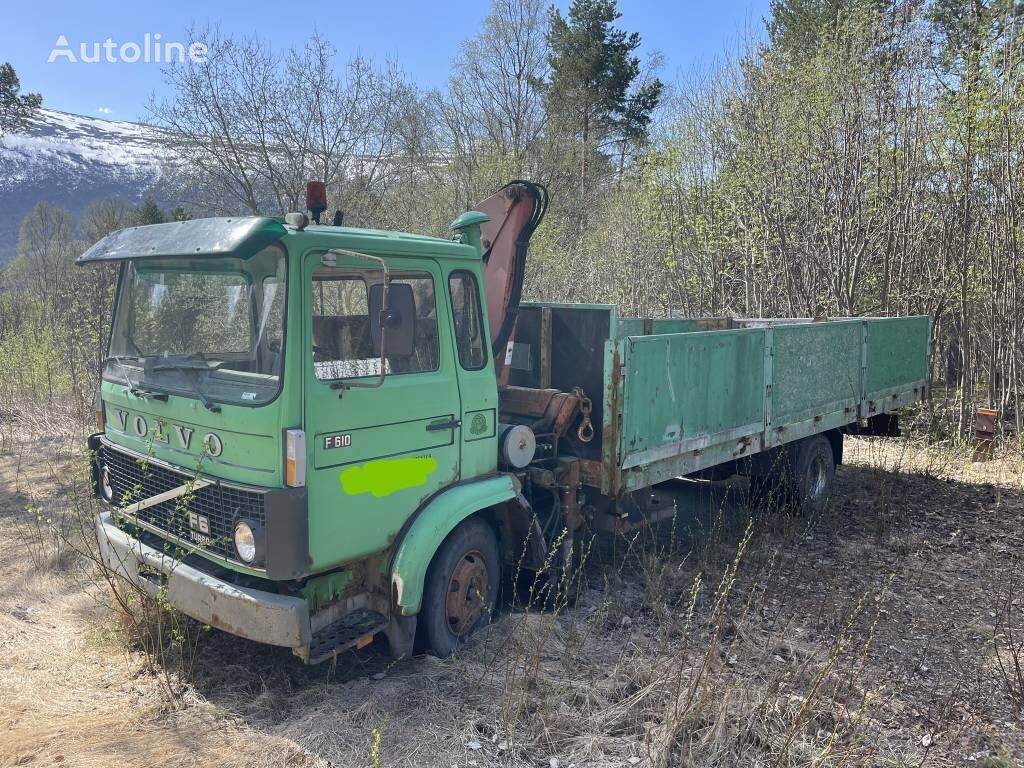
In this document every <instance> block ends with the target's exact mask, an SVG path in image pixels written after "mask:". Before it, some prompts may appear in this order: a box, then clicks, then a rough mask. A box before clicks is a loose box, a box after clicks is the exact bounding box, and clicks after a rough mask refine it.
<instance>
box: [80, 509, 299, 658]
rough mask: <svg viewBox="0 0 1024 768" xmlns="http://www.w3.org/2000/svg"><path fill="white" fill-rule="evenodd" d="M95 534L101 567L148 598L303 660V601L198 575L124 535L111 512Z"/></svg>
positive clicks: (101, 518) (105, 514) (100, 519)
mask: <svg viewBox="0 0 1024 768" xmlns="http://www.w3.org/2000/svg"><path fill="white" fill-rule="evenodd" d="M96 529H97V530H96V533H97V538H98V539H99V545H100V555H101V557H102V559H103V563H104V564H105V565H106V566H107V568H109V569H110V570H111V571H113V572H114V573H116V574H117V575H118V576H120V577H121V578H123V579H125V580H126V581H128V582H129V583H131V584H133V585H135V586H137V587H139V588H140V589H142V590H143V591H144V592H146V593H147V594H149V595H151V596H154V597H155V596H157V595H158V594H161V595H162V596H163V598H164V599H166V600H167V602H168V603H170V604H171V605H172V606H174V607H175V608H177V609H178V610H179V611H181V612H182V613H184V614H186V615H187V616H191V617H192V618H193V619H196V620H197V621H200V622H202V623H204V624H209V625H210V626H212V627H216V628H217V629H222V630H224V631H225V632H230V633H231V634H233V635H238V636H239V637H244V638H246V639H248V640H255V641H256V642H260V643H268V644H270V645H280V646H284V647H286V648H291V649H293V650H294V651H296V653H297V654H298V655H300V656H305V655H306V651H307V649H308V648H309V647H310V643H311V641H312V630H311V624H310V614H309V606H308V604H307V603H306V601H305V600H304V599H302V598H299V597H288V596H286V595H278V594H274V593H273V592H265V591H263V590H259V589H250V588H248V587H239V586H237V585H235V584H232V583H231V582H228V581H225V580H224V579H218V578H217V577H215V576H211V575H209V574H207V573H203V572H202V571H200V570H198V569H197V568H193V567H192V566H190V565H187V564H185V563H183V562H181V561H180V560H176V559H174V558H173V557H170V556H168V555H165V554H164V553H162V552H160V551H159V550H157V549H154V548H153V547H150V546H148V545H147V544H145V543H143V542H141V541H139V540H138V539H136V538H134V537H132V536H130V535H129V534H127V533H125V532H124V531H122V530H121V529H120V528H118V527H117V526H116V525H114V522H113V519H112V517H111V515H110V512H103V513H101V514H100V516H99V517H98V518H97V521H96Z"/></svg>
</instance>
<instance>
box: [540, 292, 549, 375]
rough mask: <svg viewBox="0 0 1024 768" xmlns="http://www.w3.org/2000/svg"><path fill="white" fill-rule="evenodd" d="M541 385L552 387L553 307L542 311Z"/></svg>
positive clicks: (544, 308)
mask: <svg viewBox="0 0 1024 768" xmlns="http://www.w3.org/2000/svg"><path fill="white" fill-rule="evenodd" d="M538 373H539V376H540V387H541V389H548V388H550V387H551V307H543V308H542V309H541V311H540V371H539V372H538Z"/></svg>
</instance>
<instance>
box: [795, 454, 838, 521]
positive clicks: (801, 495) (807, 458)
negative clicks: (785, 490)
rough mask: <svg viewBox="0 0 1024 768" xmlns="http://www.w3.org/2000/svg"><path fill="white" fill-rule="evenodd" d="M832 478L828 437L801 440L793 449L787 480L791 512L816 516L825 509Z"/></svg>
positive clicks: (832, 465)
mask: <svg viewBox="0 0 1024 768" xmlns="http://www.w3.org/2000/svg"><path fill="white" fill-rule="evenodd" d="M835 476H836V460H835V456H834V455H833V453H832V444H831V443H830V442H829V440H828V438H827V437H825V436H824V435H814V436H813V437H808V438H805V439H803V440H801V441H800V442H799V443H798V444H797V445H795V446H794V461H793V472H792V476H791V478H790V489H789V491H790V499H791V501H792V506H793V509H794V510H795V511H796V512H798V513H799V514H801V515H804V516H806V515H813V514H818V513H819V512H821V511H822V510H823V509H825V505H826V504H828V499H829V496H830V495H831V493H832V481H833V480H834V479H835Z"/></svg>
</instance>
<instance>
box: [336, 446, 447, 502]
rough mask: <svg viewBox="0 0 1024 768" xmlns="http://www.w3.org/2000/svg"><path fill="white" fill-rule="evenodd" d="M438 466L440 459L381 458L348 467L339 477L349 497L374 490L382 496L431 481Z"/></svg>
mask: <svg viewBox="0 0 1024 768" xmlns="http://www.w3.org/2000/svg"><path fill="white" fill-rule="evenodd" d="M436 469H437V459H435V458H434V457H433V456H422V457H417V458H409V459H377V460H376V461H368V462H367V463H366V464H361V465H359V466H356V467H349V468H348V469H346V470H344V471H343V472H342V473H341V474H340V475H339V476H338V479H339V480H340V481H341V487H342V488H343V489H344V490H345V493H347V494H348V495H349V496H356V495H358V494H360V493H372V494H373V495H374V496H375V497H376V498H378V499H380V498H383V497H385V496H390V495H391V494H392V493H394V492H395V491H404V490H405V489H406V488H415V487H417V486H419V485H423V484H425V483H426V482H427V478H429V477H430V476H431V475H432V474H433V473H434V470H436Z"/></svg>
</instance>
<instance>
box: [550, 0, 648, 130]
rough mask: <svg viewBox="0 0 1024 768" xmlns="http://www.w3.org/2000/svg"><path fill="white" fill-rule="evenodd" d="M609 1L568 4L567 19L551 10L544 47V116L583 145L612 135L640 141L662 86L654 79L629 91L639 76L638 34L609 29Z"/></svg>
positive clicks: (613, 15)
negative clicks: (547, 70) (546, 64)
mask: <svg viewBox="0 0 1024 768" xmlns="http://www.w3.org/2000/svg"><path fill="white" fill-rule="evenodd" d="M621 15H622V14H620V13H619V11H618V8H617V7H616V2H615V0H573V3H572V5H571V6H570V7H569V16H568V19H566V18H565V17H563V16H562V13H561V11H559V10H558V9H557V8H554V7H552V9H551V16H550V28H549V31H548V38H547V39H548V46H549V48H550V53H549V56H548V61H549V64H550V66H551V78H550V82H549V84H548V89H547V108H548V113H549V114H551V115H552V116H554V117H555V119H556V120H558V121H560V122H561V124H563V125H564V126H566V127H568V128H569V129H570V130H572V131H573V132H574V133H575V134H576V135H578V136H580V137H581V140H582V142H583V143H584V144H586V143H587V142H588V141H589V140H591V138H592V137H593V138H594V139H596V140H597V142H598V143H600V142H601V141H602V140H603V139H604V138H605V137H606V136H607V135H609V134H612V133H615V134H617V135H621V136H623V137H626V138H629V139H633V140H639V141H642V140H644V139H646V137H647V129H648V126H649V125H650V121H651V114H652V112H653V111H654V109H655V107H657V105H658V102H659V101H660V100H661V97H662V92H663V90H664V86H663V84H662V83H661V81H660V80H658V79H656V78H655V79H653V80H652V81H650V82H647V83H642V84H640V86H639V87H638V88H636V89H635V90H632V91H631V89H632V88H633V86H634V83H635V82H636V80H637V77H638V76H639V75H640V59H639V58H638V57H637V56H636V55H635V52H636V50H637V49H638V48H639V47H640V35H639V34H638V33H636V32H631V33H630V32H625V31H624V30H621V29H618V28H616V27H615V26H613V24H614V22H615V21H617V20H618V19H619V17H620V16H621Z"/></svg>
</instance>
